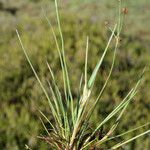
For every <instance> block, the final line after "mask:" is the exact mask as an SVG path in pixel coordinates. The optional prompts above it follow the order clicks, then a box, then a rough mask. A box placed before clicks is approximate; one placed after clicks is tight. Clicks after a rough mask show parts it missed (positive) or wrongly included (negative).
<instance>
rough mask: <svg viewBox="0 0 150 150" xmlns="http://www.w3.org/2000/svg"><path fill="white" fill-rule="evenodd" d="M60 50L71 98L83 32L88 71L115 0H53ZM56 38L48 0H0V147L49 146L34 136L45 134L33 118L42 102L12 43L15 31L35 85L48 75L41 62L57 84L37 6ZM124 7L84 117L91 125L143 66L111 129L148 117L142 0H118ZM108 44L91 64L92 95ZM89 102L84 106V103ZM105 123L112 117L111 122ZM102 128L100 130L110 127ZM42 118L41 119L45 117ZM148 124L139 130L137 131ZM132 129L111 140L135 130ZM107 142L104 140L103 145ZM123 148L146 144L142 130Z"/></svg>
mask: <svg viewBox="0 0 150 150" xmlns="http://www.w3.org/2000/svg"><path fill="white" fill-rule="evenodd" d="M58 2H59V8H60V14H61V23H62V30H63V35H64V39H65V52H66V59H67V62H68V69H69V77H70V79H71V81H72V82H71V87H72V92H73V97H74V98H75V100H76V98H77V94H78V89H77V87H78V85H79V81H80V77H81V74H82V73H83V71H84V59H85V47H86V37H87V35H88V36H89V39H90V40H89V60H88V76H89V75H90V74H91V72H92V70H93V69H94V67H95V65H96V63H97V61H98V60H99V57H100V56H101V55H102V52H103V51H104V48H105V46H106V44H107V41H108V38H109V35H110V34H109V30H108V28H107V25H106V24H108V25H110V26H112V25H113V24H114V22H115V20H116V19H117V15H118V2H117V0H115V1H114V0H112V1H110V0H70V1H69V0H58ZM41 7H42V8H44V11H45V12H46V14H47V15H48V17H49V19H50V20H51V22H52V25H53V27H54V29H55V31H56V34H57V36H58V34H59V33H58V27H57V24H56V17H55V15H56V14H55V11H54V8H55V6H54V1H53V0H45V1H42V0H26V1H20V0H13V1H12V0H0V149H1V150H22V149H25V145H26V144H27V145H29V146H30V148H31V149H33V150H37V149H39V150H45V149H46V150H48V149H51V148H50V147H49V145H47V144H45V143H44V142H43V141H41V140H40V139H38V138H37V136H38V135H40V134H45V131H44V129H43V126H42V124H41V122H40V119H39V117H40V114H39V112H38V110H39V109H40V110H41V111H42V112H43V113H44V114H46V115H47V116H48V117H49V119H51V112H50V109H49V106H48V104H47V100H46V98H45V96H44V94H43V92H42V90H41V88H40V86H39V84H38V82H37V80H36V78H35V76H34V74H33V72H32V70H31V69H30V67H29V65H28V63H27V61H26V59H25V56H24V55H23V52H22V50H21V47H20V45H19V41H18V38H17V35H16V32H15V30H16V29H18V30H19V32H20V34H21V37H22V41H23V43H24V45H25V48H26V49H27V52H28V54H29V56H30V58H31V61H32V63H33V65H34V67H35V69H36V71H37V73H38V75H39V76H40V78H41V80H42V81H43V83H45V84H47V83H46V79H49V78H50V75H49V71H48V68H47V66H46V60H47V61H48V62H49V63H50V64H51V67H52V69H53V71H54V73H55V75H56V80H57V81H58V82H59V88H60V89H61V90H62V89H63V81H62V73H61V67H60V62H59V56H58V53H57V50H56V46H55V42H54V39H53V37H52V33H51V31H50V28H49V25H48V23H47V21H46V19H45V17H44V15H43V12H42V8H41ZM123 7H124V8H127V9H128V13H127V14H126V16H125V18H124V26H123V31H122V34H121V42H120V45H119V49H118V51H117V58H116V62H115V67H114V69H113V73H112V76H111V79H110V81H109V84H108V86H107V88H106V90H105V92H104V94H103V96H102V99H101V100H100V102H99V105H97V107H96V110H95V111H94V115H93V116H92V123H93V127H95V126H96V125H97V124H98V123H99V122H100V121H101V120H102V119H103V118H104V117H106V116H107V114H108V113H109V112H111V110H112V109H113V108H114V107H115V106H116V105H117V104H118V103H119V102H120V101H121V100H122V99H123V97H124V96H125V95H126V94H127V92H128V91H129V90H130V89H131V87H132V86H134V85H135V83H136V82H137V80H138V78H139V75H140V74H141V72H142V70H143V68H144V67H145V66H146V71H145V74H144V77H143V81H142V84H141V86H140V89H139V91H138V93H137V95H136V96H135V97H134V99H133V101H132V103H131V104H130V106H129V107H128V109H127V111H126V112H125V114H124V115H123V118H122V120H121V122H120V124H119V128H118V130H116V134H119V133H123V132H124V131H126V130H128V129H131V128H133V127H138V126H139V125H142V124H145V123H147V122H149V121H150V115H149V114H150V92H149V91H150V49H149V48H150V19H149V14H150V1H149V0H124V1H123ZM112 55H113V45H111V47H110V49H109V50H108V53H107V56H106V58H105V60H104V62H103V64H102V67H101V69H100V70H99V74H98V78H97V82H96V85H95V86H94V91H95V93H93V95H94V96H95V95H96V94H97V93H98V92H99V91H100V89H101V87H102V85H103V84H104V82H105V80H106V77H107V75H108V73H109V70H110V68H111V63H112V57H113V56H112ZM91 105H92V104H91ZM112 121H113V120H112ZM112 121H110V122H109V124H108V126H104V129H105V131H108V128H109V127H110V126H111V125H112ZM45 123H46V122H45ZM149 128H150V126H148V127H145V128H143V129H140V130H139V131H138V133H142V132H143V131H145V130H146V129H149ZM136 134H137V132H135V133H132V134H129V135H128V136H125V137H124V138H123V139H122V138H121V139H118V140H119V141H121V140H124V139H128V138H130V137H132V136H135V135H136ZM110 144H112V143H110ZM123 149H125V150H149V149H150V135H149V134H147V135H146V136H143V137H142V138H139V139H137V140H136V141H134V142H132V143H131V144H128V145H126V146H124V147H123Z"/></svg>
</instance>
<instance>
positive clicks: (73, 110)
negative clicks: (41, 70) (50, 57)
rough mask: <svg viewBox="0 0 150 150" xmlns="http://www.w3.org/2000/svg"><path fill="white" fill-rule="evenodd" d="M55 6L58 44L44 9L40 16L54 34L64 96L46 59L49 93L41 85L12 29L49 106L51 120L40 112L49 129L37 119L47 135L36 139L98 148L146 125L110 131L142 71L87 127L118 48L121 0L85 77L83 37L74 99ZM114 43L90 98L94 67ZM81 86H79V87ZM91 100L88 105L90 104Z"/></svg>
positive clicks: (65, 147) (67, 148) (69, 149)
mask: <svg viewBox="0 0 150 150" xmlns="http://www.w3.org/2000/svg"><path fill="white" fill-rule="evenodd" d="M55 6H56V18H57V23H58V28H59V34H60V39H61V45H59V42H58V39H57V36H56V33H55V31H54V28H53V26H52V24H51V22H50V21H49V19H48V17H47V16H46V13H45V12H44V9H43V12H44V16H45V18H46V20H47V22H48V24H49V25H50V28H51V31H52V35H53V37H54V40H55V43H56V47H57V51H58V54H59V58H60V63H61V68H62V75H63V83H64V91H63V92H64V95H65V96H64V97H63V96H62V93H61V92H60V90H59V87H58V85H57V83H56V80H55V75H54V73H53V71H52V69H51V67H50V65H49V63H48V62H47V67H48V69H49V72H50V74H51V77H52V83H50V82H49V81H48V84H49V88H50V91H51V96H49V94H48V92H47V90H46V88H45V86H44V85H43V83H42V81H41V80H40V78H39V76H38V75H37V73H36V71H35V69H34V67H33V65H32V63H31V61H30V59H29V56H28V54H27V52H26V50H25V48H24V45H23V43H22V40H21V37H20V35H19V33H18V31H17V30H16V33H17V35H18V39H19V41H20V44H21V47H22V49H23V52H24V54H25V57H26V59H27V61H28V63H29V65H30V67H31V69H32V70H33V73H34V75H35V77H36V78H37V80H38V82H39V84H40V86H41V89H42V90H43V92H44V94H45V96H46V98H47V100H48V103H49V106H50V111H51V113H52V117H53V120H54V121H53V122H51V121H50V120H49V119H48V117H47V116H45V115H44V114H43V113H42V112H41V111H40V113H41V115H42V117H43V118H44V119H46V121H47V122H48V123H49V124H50V127H51V129H50V130H49V129H47V127H46V126H45V124H44V122H43V121H42V119H41V122H42V125H43V127H44V129H45V131H46V132H47V136H44V135H43V136H39V138H40V139H42V140H44V141H46V142H47V143H48V144H50V146H51V147H53V148H54V149H59V150H83V149H97V148H98V149H100V148H102V146H103V144H104V143H106V142H108V141H110V140H114V139H116V138H120V137H123V136H124V135H126V134H129V133H131V132H135V131H136V130H138V129H139V128H142V127H144V126H147V125H149V124H150V123H147V124H145V125H142V126H140V127H137V128H134V129H131V130H130V131H127V132H125V133H122V134H120V135H113V132H114V131H115V130H117V127H118V125H119V122H120V118H121V117H122V115H123V113H124V112H125V110H126V108H127V106H128V105H129V104H130V102H131V101H132V99H133V97H134V96H135V95H136V93H137V92H138V87H139V85H140V83H141V80H142V75H143V73H142V74H141V76H140V77H139V80H138V81H137V83H136V84H135V86H134V87H133V88H132V89H131V90H130V91H129V92H128V94H127V95H126V96H125V97H124V99H123V100H122V101H121V102H120V103H119V105H117V106H116V107H115V108H114V109H113V110H112V112H110V114H108V115H107V117H106V118H105V119H104V120H102V121H101V122H100V123H99V125H98V126H97V127H96V128H94V129H92V128H91V126H90V125H91V122H90V119H91V117H92V115H93V111H94V110H95V107H96V106H97V105H98V102H99V100H100V99H101V96H102V94H103V92H104V91H105V88H106V86H107V83H108V81H109V79H110V76H111V74H112V70H113V67H114V64H115V58H116V51H117V49H118V45H119V42H120V33H121V30H122V24H123V14H121V1H119V16H118V19H117V21H116V23H115V25H114V27H113V28H111V27H109V30H110V33H111V35H110V38H109V40H108V43H107V45H106V48H105V49H104V52H103V54H102V56H101V58H100V59H99V61H98V63H97V64H96V66H95V68H94V70H93V72H92V74H91V76H90V77H89V78H88V76H87V68H88V49H89V37H87V40H86V53H85V68H84V73H83V74H84V75H83V76H82V77H81V79H80V85H79V88H78V89H79V95H78V99H77V101H74V98H73V96H72V90H71V86H70V79H69V74H68V69H67V63H66V58H65V48H64V38H63V34H62V30H61V23H60V17H59V10H58V3H57V0H55ZM112 42H113V43H115V44H114V52H113V60H112V64H111V69H110V71H109V74H108V77H107V79H106V81H105V83H104V85H103V86H102V88H101V90H100V92H99V94H98V96H97V98H96V99H93V98H92V96H91V93H92V91H93V87H94V85H95V84H94V83H95V79H96V77H97V74H98V71H99V69H100V67H101V64H102V62H103V60H104V58H105V56H106V53H107V51H108V50H109V46H110V44H111V43H112ZM82 87H83V89H82ZM90 104H92V105H90ZM114 118H115V119H116V121H114V124H113V125H112V127H111V128H110V129H109V131H108V132H107V133H106V134H105V135H103V136H100V134H101V132H100V130H101V129H102V127H103V126H104V125H105V124H107V123H108V121H109V120H110V119H114ZM149 132H150V130H147V131H145V132H144V133H141V134H139V135H137V136H135V137H133V138H131V139H128V140H127V141H122V142H120V143H116V145H114V146H112V147H110V149H111V150H113V149H117V148H120V147H122V146H123V145H125V144H127V143H129V142H132V141H133V140H135V139H137V138H139V137H141V136H143V135H145V134H147V133H149Z"/></svg>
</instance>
